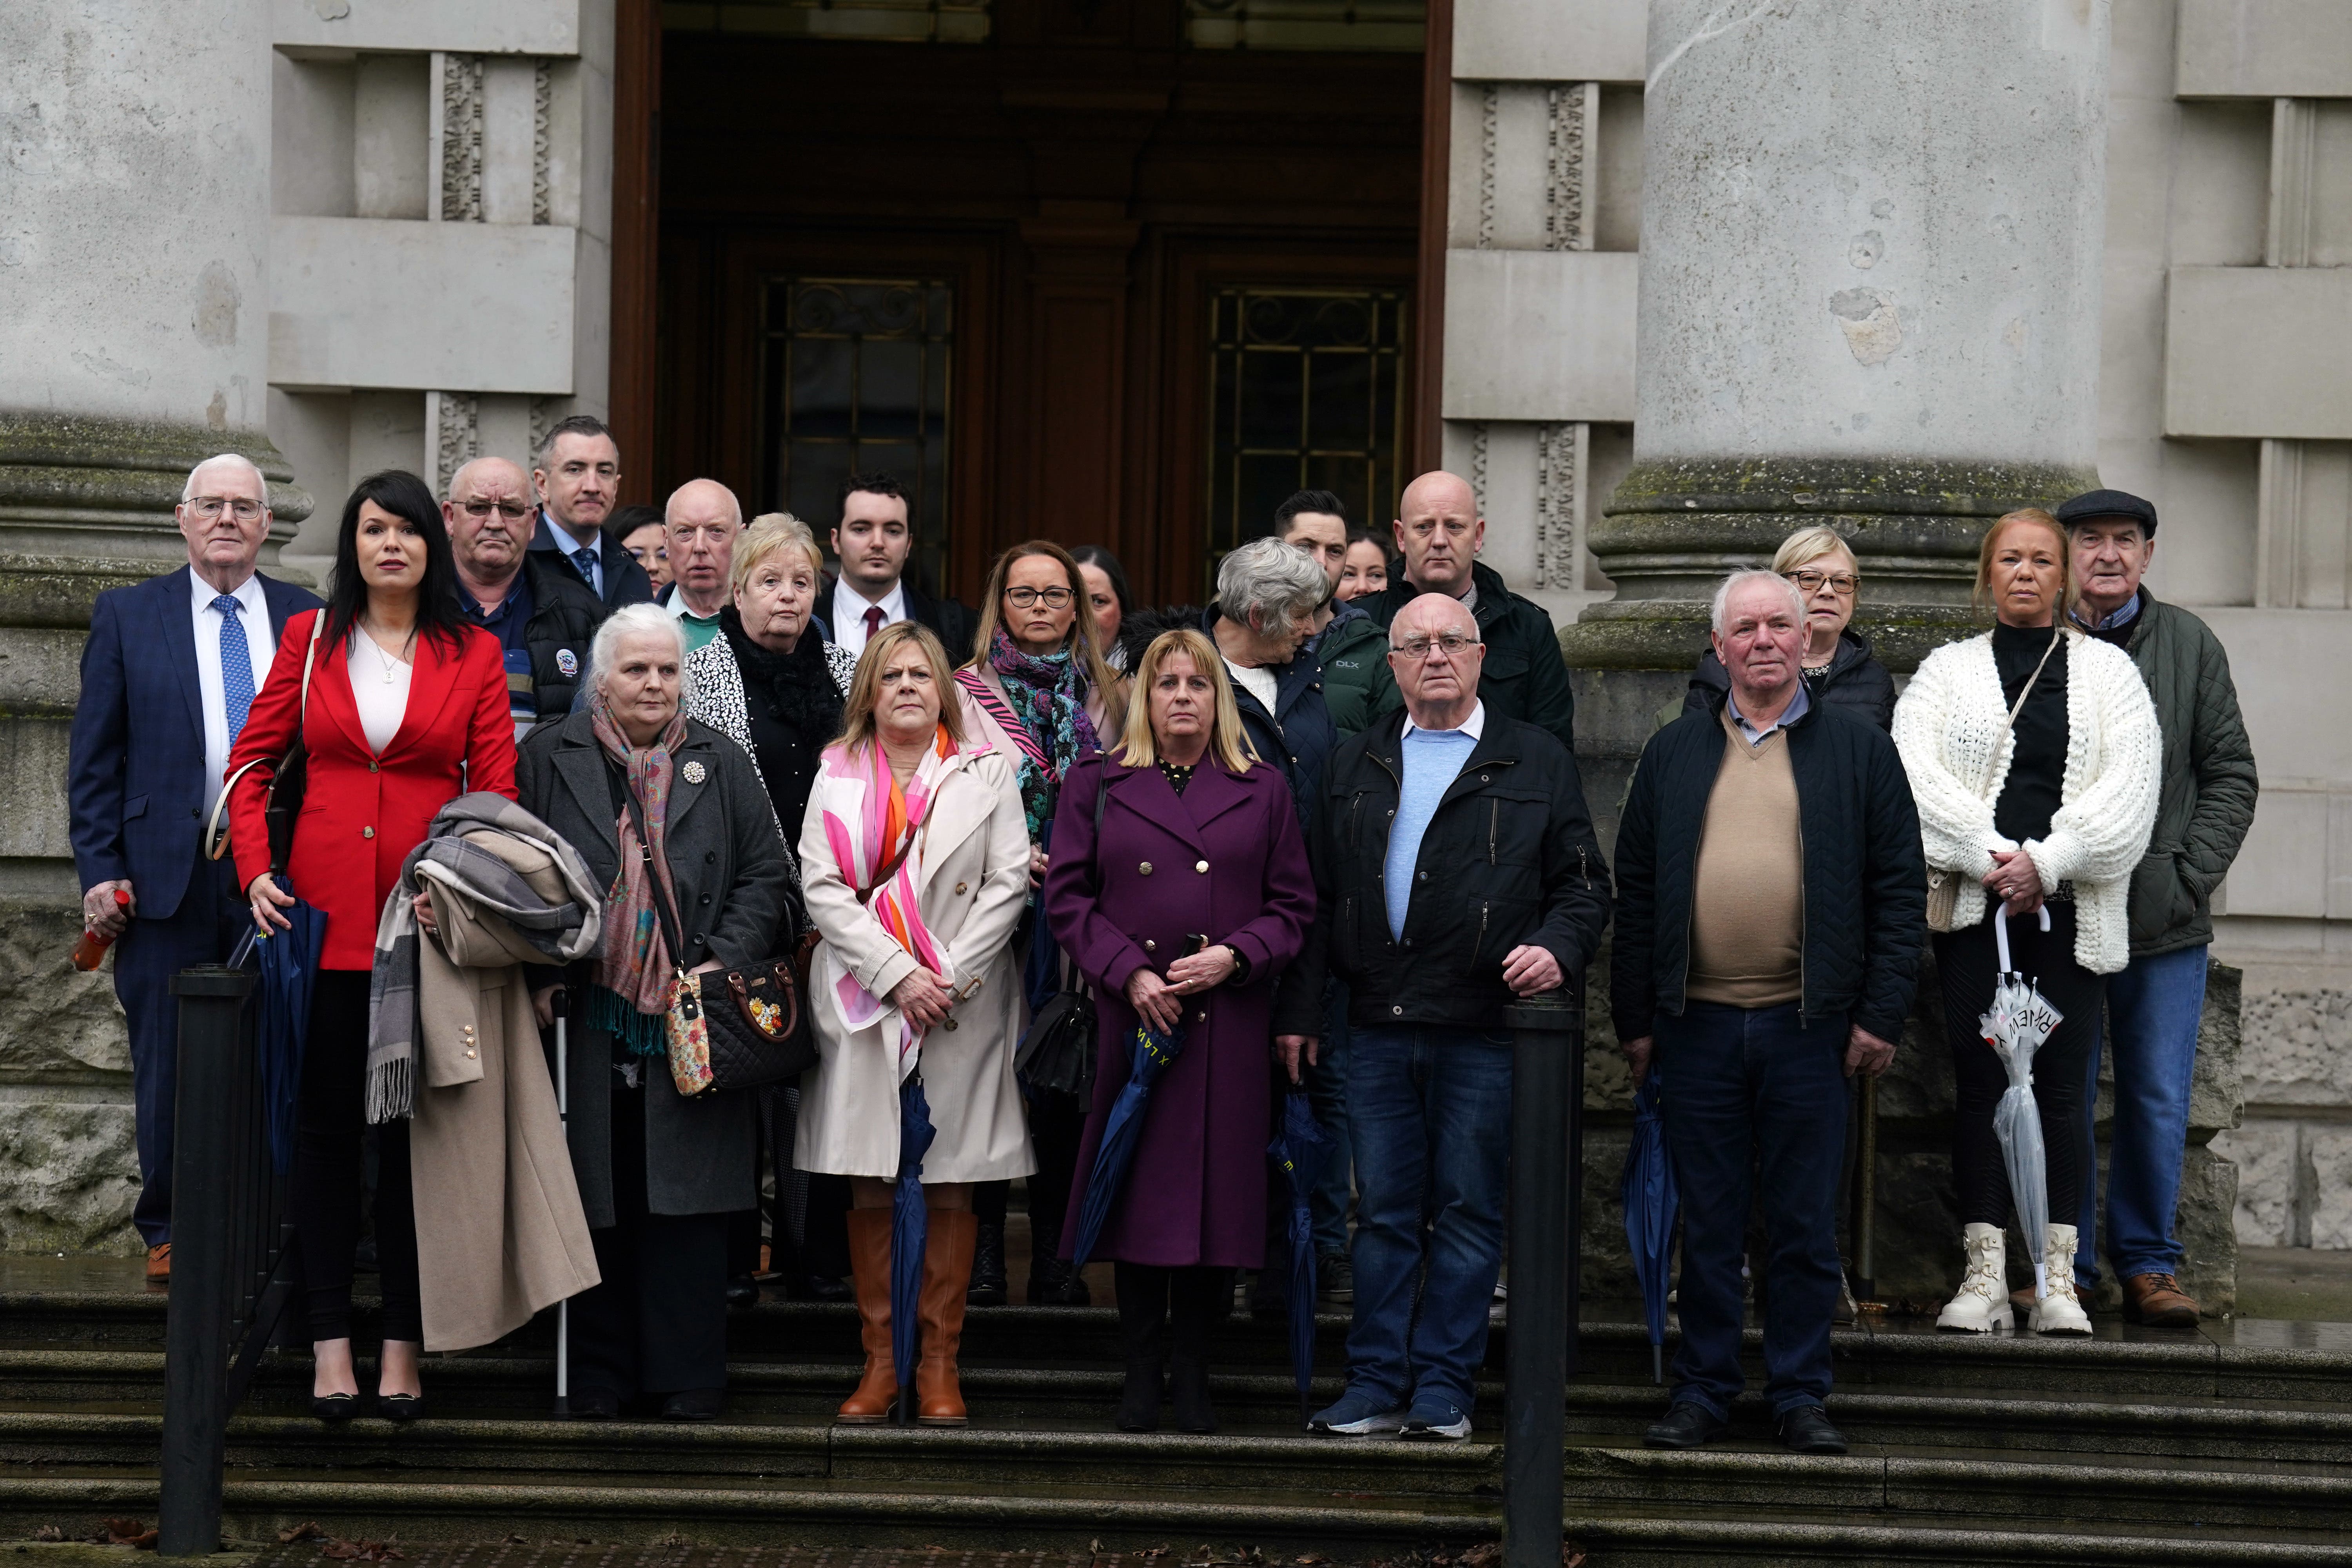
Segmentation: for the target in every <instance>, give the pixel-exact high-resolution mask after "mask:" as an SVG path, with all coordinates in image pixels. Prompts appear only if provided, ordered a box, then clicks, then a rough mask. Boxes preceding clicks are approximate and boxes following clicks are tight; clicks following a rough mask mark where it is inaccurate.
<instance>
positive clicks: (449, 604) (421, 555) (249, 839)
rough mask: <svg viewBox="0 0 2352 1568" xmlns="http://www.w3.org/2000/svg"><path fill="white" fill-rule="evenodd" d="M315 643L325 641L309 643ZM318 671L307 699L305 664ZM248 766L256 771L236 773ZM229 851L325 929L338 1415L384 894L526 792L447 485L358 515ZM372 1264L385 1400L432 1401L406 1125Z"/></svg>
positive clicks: (300, 1231)
mask: <svg viewBox="0 0 2352 1568" xmlns="http://www.w3.org/2000/svg"><path fill="white" fill-rule="evenodd" d="M314 632H315V633H316V634H317V635H316V637H315V640H314V637H313V634H314ZM306 664H307V665H308V667H309V671H310V679H309V699H308V702H307V704H306V703H305V701H304V697H303V671H304V668H305V666H306ZM297 736H299V737H300V738H301V740H302V742H303V743H304V746H305V748H306V750H307V752H308V753H309V757H310V779H309V783H308V784H307V785H306V786H305V787H304V790H303V795H302V809H301V812H300V814H299V816H297V818H296V819H295V825H294V844H293V849H292V852H291V854H290V855H289V858H288V863H287V867H286V879H285V881H286V884H287V885H285V886H281V885H280V884H279V882H278V879H276V878H275V877H273V876H272V875H271V874H270V869H269V830H268V823H267V822H266V820H265V819H264V816H263V807H264V806H265V805H266V804H267V798H266V797H267V794H268V784H269V780H270V776H271V773H272V771H273V767H274V764H275V763H276V761H277V759H278V758H280V757H282V756H284V755H285V754H286V751H287V748H288V747H289V746H290V745H291V744H292V743H293V742H294V740H295V739H296V738H297ZM247 763H258V764H259V765H258V766H257V767H254V768H253V769H251V770H250V771H249V772H247V773H242V774H238V773H237V772H236V770H237V769H239V768H241V767H244V766H245V765H246V764H247ZM229 771H230V773H231V774H232V775H235V776H236V783H235V784H234V785H233V787H232V788H231V790H230V794H229V824H230V827H229V831H230V840H231V843H232V845H233V846H234V847H235V850H236V872H237V883H238V885H239V886H240V887H242V888H244V889H246V893H247V898H248V899H250V900H252V904H253V919H254V923H255V924H256V925H257V926H259V927H260V928H261V930H262V931H263V932H264V933H265V934H267V933H268V932H269V931H272V930H274V929H283V928H284V927H285V926H286V925H287V921H286V917H285V916H284V915H283V914H281V913H279V912H278V911H279V910H281V909H282V908H284V907H285V906H287V905H289V904H291V903H292V902H293V901H294V895H295V894H296V893H299V895H300V896H301V897H302V898H303V899H305V900H308V901H309V902H310V904H311V905H312V906H313V907H315V908H317V909H318V910H320V911H322V912H323V913H324V914H325V915H326V917H327V937H326V947H325V951H324V952H323V953H322V954H321V956H320V973H319V975H318V979H317V984H316V988H315V992H314V994H313V1000H312V1005H311V1010H310V1041H309V1045H308V1047H307V1050H306V1054H305V1056H304V1058H303V1063H302V1089H301V1103H300V1107H299V1117H298V1133H297V1137H296V1142H295V1163H294V1171H293V1173H292V1180H291V1183H290V1184H289V1203H290V1204H291V1206H292V1209H293V1219H294V1229H295V1234H296V1236H297V1237H299V1239H300V1242H301V1247H302V1273H303V1285H304V1287H305V1289H307V1290H308V1292H309V1295H310V1332H311V1340H312V1343H311V1354H312V1356H313V1358H314V1367H313V1371H312V1373H311V1384H310V1392H311V1397H310V1408H311V1411H312V1413H313V1414H315V1415H319V1416H320V1417H322V1418H324V1419H327V1420H340V1419H343V1418H345V1417H348V1416H349V1415H352V1412H353V1407H354V1406H355V1405H357V1403H358V1393H359V1381H358V1378H357V1376H356V1374H355V1373H354V1372H353V1370H352V1339H351V1311H352V1254H353V1253H354V1251H355V1250H356V1249H357V1247H358V1245H359V1229H360V1152H361V1139H362V1134H363V1133H364V1132H365V1131H366V1127H365V1123H364V1116H363V1109H362V1101H363V1098H364V1096H363V1089H364V1085H365V1080H366V1071H367V1052H368V979H369V973H370V971H371V969H372V968H373V964H374V962H375V933H376V923H377V919H378V917H379V915H380V914H381V912H382V910H383V903H384V900H385V898H386V897H387V896H388V895H389V894H390V893H391V892H392V890H393V888H394V885H395V884H397V883H398V882H399V880H400V868H401V864H402V862H404V861H405V860H406V859H407V858H408V854H409V851H411V850H413V849H415V847H417V845H419V844H421V843H423V842H424V840H425V832H426V830H427V828H428V827H430V826H431V825H432V821H433V818H434V816H435V815H436V813H437V812H439V811H440V809H441V808H442V807H443V806H444V805H447V804H448V803H449V802H450V801H451V800H453V799H455V798H456V797H457V796H458V795H463V794H465V793H467V791H469V790H492V791H495V792H497V793H498V794H499V795H505V796H506V797H507V798H508V799H509V800H511V799H513V798H514V794H515V743H514V721H513V720H512V719H511V718H509V714H508V704H507V678H506V665H505V659H504V656H503V654H502V652H501V650H500V648H499V641H498V639H497V638H496V637H492V636H491V635H490V634H489V633H488V632H486V631H483V630H481V629H480V628H479V627H478V626H473V625H471V624H469V623H468V622H467V619H466V616H465V612H464V611H463V610H462V609H461V608H460V607H459V605H458V600H457V563H456V562H455V561H454V560H453V559H452V557H451V555H450V553H449V535H448V531H447V530H446V529H445V528H444V527H443V525H442V521H441V510H440V508H439V507H437V506H436V505H435V504H434V501H433V497H432V493H431V492H430V491H428V490H427V489H425V483H424V481H423V480H421V479H418V478H417V477H416V476H415V475H414V474H407V473H401V472H399V471H397V470H394V471H391V472H386V473H381V474H372V475H370V476H369V477H368V478H366V479H362V480H361V481H360V484H359V488H358V489H354V490H353V491H352V496H351V499H350V500H348V501H346V502H344V503H343V518H342V524H341V528H340V529H339V530H338V531H337V533H336V538H335V575H334V589H333V593H332V595H331V597H330V598H329V600H328V602H327V607H326V608H325V609H324V610H320V611H313V612H311V613H310V614H308V615H300V616H294V617H292V618H291V619H289V621H288V622H287V623H286V635H285V639H284V641H282V642H281V643H280V644H279V645H278V658H277V660H276V661H275V662H274V663H272V664H271V665H270V667H269V681H268V685H267V686H265V687H264V688H263V689H262V690H261V692H260V694H259V695H258V696H257V697H256V698H255V699H254V701H253V708H252V710H251V712H250V713H249V714H248V715H247V719H246V721H245V728H244V729H243V730H242V731H239V732H238V734H237V738H236V744H235V745H234V746H233V747H231V748H230V752H229ZM376 1131H377V1134H378V1142H377V1156H378V1158H377V1180H376V1200H375V1236H376V1256H377V1260H378V1262H379V1264H380V1266H381V1267H382V1269H383V1358H382V1361H381V1363H380V1366H379V1369H378V1392H377V1408H378V1411H379V1413H380V1414H382V1415H386V1416H389V1417H390V1418H392V1419H393V1420H395V1421H407V1420H414V1419H415V1416H416V1415H417V1413H418V1412H419V1411H420V1410H421V1409H422V1407H423V1395H422V1390H421V1388H420V1387H419V1384H418V1382H417V1372H416V1357H417V1351H418V1348H419V1345H420V1343H421V1342H422V1341H423V1339H424V1337H425V1326H424V1315H423V1309H422V1307H421V1305H420V1303H419V1300H418V1295H417V1282H416V1216H415V1211H414V1208H413V1206H412V1205H411V1202H410V1188H409V1173H408V1123H407V1122H406V1121H390V1122H386V1123H385V1124H384V1125H383V1126H382V1127H380V1128H378V1129H377V1130H376Z"/></svg>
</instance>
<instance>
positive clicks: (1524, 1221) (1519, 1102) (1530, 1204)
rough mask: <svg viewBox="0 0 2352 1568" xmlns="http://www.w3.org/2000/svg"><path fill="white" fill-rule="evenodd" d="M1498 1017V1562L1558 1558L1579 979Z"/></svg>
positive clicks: (1580, 1174)
mask: <svg viewBox="0 0 2352 1568" xmlns="http://www.w3.org/2000/svg"><path fill="white" fill-rule="evenodd" d="M1506 1018H1507V1022H1508V1023H1509V1024H1510V1026H1511V1037H1512V1047H1511V1195H1510V1235H1509V1247H1510V1259H1511V1292H1510V1297H1509V1302H1508V1307H1507V1326H1506V1334H1507V1337H1506V1339H1505V1341H1504V1347H1503V1358H1504V1359H1503V1557H1504V1562H1505V1564H1506V1568H1559V1562H1560V1545H1561V1535H1562V1533H1563V1531H1562V1527H1561V1514H1560V1505H1561V1501H1562V1499H1563V1496H1564V1493H1565V1486H1564V1482H1563V1478H1562V1473H1561V1466H1562V1463H1563V1462H1564V1459H1565V1458H1566V1452H1565V1450H1566V1443H1567V1425H1568V1419H1567V1418H1568V1380H1569V1378H1570V1376H1572V1375H1573V1374H1574V1373H1575V1371H1576V1353H1577V1331H1576V1302H1577V1294H1578V1289H1579V1287H1580V1279H1579V1274H1580V1268H1581V1263H1582V1253H1583V1247H1582V1237H1581V1233H1580V1228H1579V1216H1580V1215H1582V1213H1583V1209H1584V1202H1583V1197H1584V1005H1583V988H1582V986H1581V984H1575V985H1571V986H1570V988H1569V989H1568V990H1566V991H1548V992H1545V993H1544V994H1541V995H1539V996H1532V997H1529V998H1528V1000H1527V1001H1525V1002H1522V1003H1520V1004H1519V1005H1517V1006H1514V1007H1511V1008H1509V1009H1507V1013H1506Z"/></svg>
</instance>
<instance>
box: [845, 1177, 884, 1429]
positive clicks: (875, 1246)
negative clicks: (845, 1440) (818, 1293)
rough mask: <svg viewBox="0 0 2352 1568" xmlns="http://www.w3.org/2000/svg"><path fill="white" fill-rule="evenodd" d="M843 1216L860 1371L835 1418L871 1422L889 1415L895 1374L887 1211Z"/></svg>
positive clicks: (855, 1423)
mask: <svg viewBox="0 0 2352 1568" xmlns="http://www.w3.org/2000/svg"><path fill="white" fill-rule="evenodd" d="M848 1220H849V1272H850V1277H851V1279H853V1280H855V1281H856V1286H857V1318H858V1338H859V1340H860V1342H862V1343H863V1344H864V1345H865V1347H866V1375H865V1376H864V1377H863V1378H860V1379H859V1380H858V1384H857V1392H856V1393H855V1394H851V1395H850V1396H849V1397H848V1398H847V1399H845V1400H844V1401H843V1402H842V1405H841V1414H840V1416H839V1419H840V1420H842V1421H844V1422H846V1423H847V1424H849V1425H850V1426H879V1425H881V1424H882V1423H883V1422H885V1421H887V1420H888V1419H890V1405H891V1402H892V1401H893V1400H895V1399H897V1398H898V1371H897V1369H896V1368H895V1367H894V1366H893V1365H892V1364H891V1361H890V1211H889V1210H888V1209H851V1210H850V1211H849V1215H848Z"/></svg>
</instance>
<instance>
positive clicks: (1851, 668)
mask: <svg viewBox="0 0 2352 1568" xmlns="http://www.w3.org/2000/svg"><path fill="white" fill-rule="evenodd" d="M1730 689H1731V677H1730V675H1729V674H1728V673H1727V671H1726V670H1725V669H1724V668H1723V661H1722V660H1721V659H1719V658H1716V657H1715V650H1714V649H1713V648H1709V649H1707V650H1706V655H1705V656H1704V657H1702V658H1700V659H1699V661H1698V669H1697V671H1696V673H1694V674H1693V675H1692V676H1691V681H1690V690H1689V692H1688V693H1686V694H1685V696H1684V698H1683V711H1684V712H1685V713H1712V712H1714V711H1715V710H1717V709H1718V708H1720V707H1722V706H1723V699H1724V696H1725V694H1726V693H1727V692H1729V691H1730ZM1805 689H1806V691H1807V693H1808V694H1809V695H1810V696H1811V698H1812V700H1814V701H1815V702H1817V703H1822V704H1824V705H1826V706H1828V707H1831V708H1838V709H1843V710H1844V711H1846V712H1848V713H1851V714H1853V716H1854V717H1855V718H1857V719H1859V720H1861V721H1863V722H1864V723H1866V724H1875V725H1877V726H1878V729H1879V732H1880V733H1881V734H1886V733H1891V732H1892V731H1894V729H1895V678H1894V677H1893V676H1891V675H1889V674H1887V673H1886V667H1885V665H1883V664H1881V663H1879V662H1878V660H1877V658H1875V657H1874V656H1873V655H1872V653H1871V651H1870V639H1869V638H1867V637H1864V636H1863V635H1862V634H1861V633H1860V632H1857V631H1855V630H1853V628H1852V627H1851V626H1849V627H1848V628H1846V629H1845V630H1844V631H1842V632H1840V633H1838V645H1837V651H1836V652H1835V653H1833V654H1832V655H1830V667H1829V668H1828V669H1827V670H1825V671H1823V672H1822V675H1821V677H1820V678H1819V679H1815V680H1809V681H1807V682H1806V683H1805Z"/></svg>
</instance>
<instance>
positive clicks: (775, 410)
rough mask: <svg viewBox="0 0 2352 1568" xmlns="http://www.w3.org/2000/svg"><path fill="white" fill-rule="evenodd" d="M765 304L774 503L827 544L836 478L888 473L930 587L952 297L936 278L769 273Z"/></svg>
mask: <svg viewBox="0 0 2352 1568" xmlns="http://www.w3.org/2000/svg"><path fill="white" fill-rule="evenodd" d="M761 314H762V320H761V388H762V397H763V401H764V410H763V417H762V428H763V430H764V432H765V441H766V451H767V461H768V474H767V482H768V490H767V494H768V499H769V501H770V503H771V504H772V505H781V506H782V508H783V509H784V510H787V511H789V512H791V513H793V515H794V516H795V517H798V518H799V519H800V520H801V521H803V522H805V523H807V524H808V525H809V527H810V529H811V530H812V531H814V532H815V534H816V536H817V542H819V543H824V542H825V540H826V538H827V535H828V532H829V531H830V530H831V529H832V527H833V525H834V523H835V521H838V520H839V517H840V503H839V489H840V486H841V481H842V479H843V478H844V477H845V475H847V474H849V473H850V472H852V471H853V470H856V471H858V472H865V473H871V472H873V471H875V470H877V469H879V470H881V471H882V472H885V473H887V474H889V475H890V476H891V477H892V478H894V479H897V480H898V484H899V486H900V488H901V489H904V490H905V491H906V492H907V515H908V521H910V522H911V523H912V524H913V527H914V532H915V554H914V564H915V565H916V567H917V568H918V570H917V574H916V580H917V581H918V582H919V583H920V584H922V585H924V586H926V587H928V588H931V589H934V590H936V589H937V587H938V585H939V584H940V574H941V571H942V568H943V566H944V563H945V560H946V554H947V540H948V528H949V524H950V519H949V516H948V486H947V476H948V412H949V410H948V387H949V384H950V383H949V361H950V355H951V353H952V352H953V347H954V292H953V290H952V289H950V286H949V285H948V284H946V283H944V282H942V281H940V280H939V279H911V278H910V279H895V278H771V279H768V281H767V287H766V289H764V290H763V293H762V299H761ZM820 613H822V612H821V611H820Z"/></svg>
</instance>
